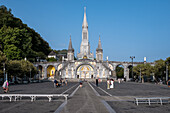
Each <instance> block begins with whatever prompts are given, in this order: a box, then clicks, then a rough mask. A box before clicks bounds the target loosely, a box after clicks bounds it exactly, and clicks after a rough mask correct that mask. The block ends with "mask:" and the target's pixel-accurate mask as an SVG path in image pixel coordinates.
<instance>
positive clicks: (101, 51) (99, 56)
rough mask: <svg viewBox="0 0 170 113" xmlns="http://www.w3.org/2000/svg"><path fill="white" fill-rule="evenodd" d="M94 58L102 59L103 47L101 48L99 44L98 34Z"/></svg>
mask: <svg viewBox="0 0 170 113" xmlns="http://www.w3.org/2000/svg"><path fill="white" fill-rule="evenodd" d="M96 60H97V61H103V49H102V45H101V40H100V36H99V43H98V47H97V49H96Z"/></svg>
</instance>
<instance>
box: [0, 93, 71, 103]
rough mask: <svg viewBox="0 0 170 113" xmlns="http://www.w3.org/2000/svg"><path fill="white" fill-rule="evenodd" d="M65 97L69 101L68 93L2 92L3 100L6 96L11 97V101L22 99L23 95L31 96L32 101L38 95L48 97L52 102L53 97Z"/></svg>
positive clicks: (0, 95)
mask: <svg viewBox="0 0 170 113" xmlns="http://www.w3.org/2000/svg"><path fill="white" fill-rule="evenodd" d="M62 96H63V97H65V100H66V101H67V97H68V94H0V97H2V100H3V99H4V98H5V97H8V98H9V101H10V102H11V101H12V99H14V101H17V100H21V99H22V97H30V99H31V102H33V101H35V100H36V98H38V97H47V98H48V99H49V102H51V100H52V98H53V97H62Z"/></svg>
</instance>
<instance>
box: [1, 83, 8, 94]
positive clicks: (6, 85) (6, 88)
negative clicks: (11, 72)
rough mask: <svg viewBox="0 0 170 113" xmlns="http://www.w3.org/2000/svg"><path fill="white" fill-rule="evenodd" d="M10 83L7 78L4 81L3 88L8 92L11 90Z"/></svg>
mask: <svg viewBox="0 0 170 113" xmlns="http://www.w3.org/2000/svg"><path fill="white" fill-rule="evenodd" d="M8 86H9V83H8V80H6V81H5V82H4V83H3V85H2V87H3V90H4V93H7V92H8V91H9V87H8Z"/></svg>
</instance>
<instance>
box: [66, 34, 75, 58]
mask: <svg viewBox="0 0 170 113" xmlns="http://www.w3.org/2000/svg"><path fill="white" fill-rule="evenodd" d="M67 59H68V61H73V60H74V49H73V47H72V42H71V36H70V41H69V46H68V51H67Z"/></svg>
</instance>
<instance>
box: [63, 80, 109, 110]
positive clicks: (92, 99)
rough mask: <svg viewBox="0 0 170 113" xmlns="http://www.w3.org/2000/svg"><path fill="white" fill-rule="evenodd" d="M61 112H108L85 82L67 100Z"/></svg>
mask: <svg viewBox="0 0 170 113" xmlns="http://www.w3.org/2000/svg"><path fill="white" fill-rule="evenodd" d="M61 113H109V112H108V110H107V109H106V107H105V105H104V104H103V103H102V102H101V100H100V98H99V97H98V96H96V94H95V93H94V91H93V90H92V89H91V87H90V86H89V85H88V83H87V82H84V83H83V87H81V88H79V89H78V90H77V92H76V93H75V94H74V96H73V97H71V99H69V100H68V102H67V104H66V105H65V106H64V108H63V110H62V111H61Z"/></svg>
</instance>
